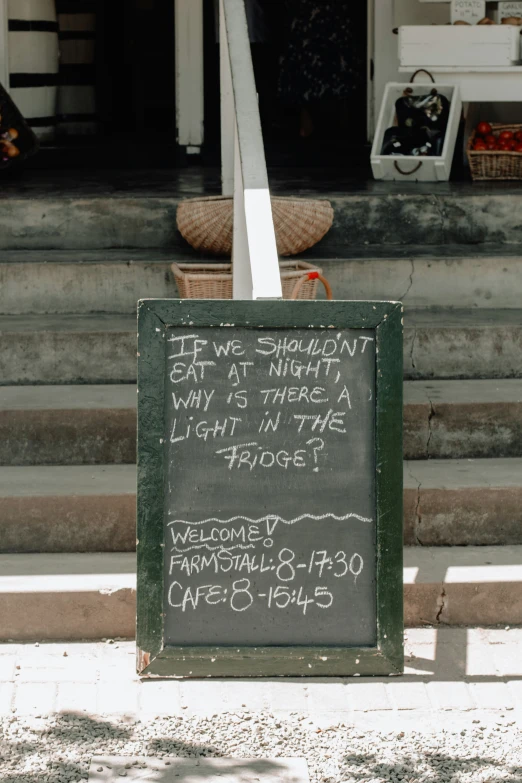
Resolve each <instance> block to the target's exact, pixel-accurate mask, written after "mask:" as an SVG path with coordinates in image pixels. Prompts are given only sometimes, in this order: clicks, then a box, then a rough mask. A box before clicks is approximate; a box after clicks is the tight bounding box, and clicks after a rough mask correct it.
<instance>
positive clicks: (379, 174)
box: [371, 82, 462, 182]
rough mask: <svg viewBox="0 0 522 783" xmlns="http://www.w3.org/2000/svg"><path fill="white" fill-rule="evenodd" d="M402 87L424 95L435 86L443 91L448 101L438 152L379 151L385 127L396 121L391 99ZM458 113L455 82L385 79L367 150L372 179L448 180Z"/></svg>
mask: <svg viewBox="0 0 522 783" xmlns="http://www.w3.org/2000/svg"><path fill="white" fill-rule="evenodd" d="M405 87H411V88H412V90H413V94H414V95H426V93H429V92H430V90H431V89H432V88H433V87H435V88H436V89H437V92H439V93H440V94H441V95H445V96H446V98H448V100H449V101H450V112H449V118H448V125H447V128H446V135H445V137H444V146H443V148H442V155H440V156H437V155H429V156H426V157H416V156H414V155H401V156H397V157H396V156H395V155H382V154H381V150H382V144H383V139H384V134H385V131H386V129H387V128H391V127H392V126H393V125H396V124H397V120H396V114H395V103H396V101H397V100H398V99H399V98H400V97H401V96H402V95H403V93H404V89H405ZM461 114H462V101H461V98H460V91H459V88H458V87H457V86H455V85H447V84H438V83H436V84H422V83H418V84H405V83H404V82H389V83H388V84H387V85H386V88H385V90H384V96H383V99H382V103H381V109H380V111H379V119H378V121H377V129H376V132H375V136H374V139H373V145H372V151H371V164H372V171H373V176H374V177H375V179H384V180H404V181H408V180H409V181H410V182H412V181H413V182H415V181H417V182H444V181H447V180H449V178H450V173H451V164H452V161H453V153H454V151H455V143H456V141H457V133H458V129H459V122H460V117H461Z"/></svg>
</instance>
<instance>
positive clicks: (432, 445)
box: [404, 401, 522, 459]
mask: <svg viewBox="0 0 522 783" xmlns="http://www.w3.org/2000/svg"><path fill="white" fill-rule="evenodd" d="M519 456H522V401H521V402H494V403H493V402H491V403H479V402H470V403H460V402H459V403H455V404H450V403H439V402H436V403H434V404H433V405H431V404H430V403H425V404H406V405H405V406H404V458H405V459H430V458H431V459H461V458H477V459H478V458H487V457H490V458H491V457H519Z"/></svg>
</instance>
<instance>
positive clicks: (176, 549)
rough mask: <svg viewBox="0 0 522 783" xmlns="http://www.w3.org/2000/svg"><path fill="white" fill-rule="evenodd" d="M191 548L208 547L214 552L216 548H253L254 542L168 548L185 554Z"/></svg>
mask: <svg viewBox="0 0 522 783" xmlns="http://www.w3.org/2000/svg"><path fill="white" fill-rule="evenodd" d="M192 549H208V551H209V552H215V550H216V549H224V550H226V551H228V550H229V549H255V545H254V544H232V545H231V546H226V544H218V545H217V546H210V544H194V546H189V547H187V548H186V549H180V548H179V547H177V546H173V547H172V549H171V550H170V551H171V552H179V553H180V555H183V554H185V552H190V551H191V550H192Z"/></svg>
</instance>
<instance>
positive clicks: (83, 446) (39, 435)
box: [0, 409, 136, 465]
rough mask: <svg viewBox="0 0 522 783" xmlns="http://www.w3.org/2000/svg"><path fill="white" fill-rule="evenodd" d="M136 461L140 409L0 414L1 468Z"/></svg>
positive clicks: (5, 412) (3, 412) (7, 412)
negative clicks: (137, 416) (137, 420)
mask: <svg viewBox="0 0 522 783" xmlns="http://www.w3.org/2000/svg"><path fill="white" fill-rule="evenodd" d="M135 462H136V410H135V409H124V410H115V409H103V410H84V409H80V410H43V411H41V410H40V411H39V410H37V411H19V410H14V411H13V410H11V411H5V410H4V411H0V465H96V464H99V465H109V464H118V465H124V464H131V463H135Z"/></svg>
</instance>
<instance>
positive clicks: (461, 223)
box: [0, 170, 522, 250]
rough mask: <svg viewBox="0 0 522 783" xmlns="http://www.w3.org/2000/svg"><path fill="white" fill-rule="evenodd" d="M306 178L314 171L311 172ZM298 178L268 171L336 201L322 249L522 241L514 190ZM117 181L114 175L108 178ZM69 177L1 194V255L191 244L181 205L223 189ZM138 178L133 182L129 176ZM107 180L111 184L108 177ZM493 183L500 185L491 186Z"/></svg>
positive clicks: (197, 178)
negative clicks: (181, 228)
mask: <svg viewBox="0 0 522 783" xmlns="http://www.w3.org/2000/svg"><path fill="white" fill-rule="evenodd" d="M308 173H309V172H308ZM297 175H298V172H295V171H294V172H288V171H286V172H285V171H282V172H281V171H279V172H278V171H277V170H276V171H272V172H270V184H271V190H272V192H273V193H274V194H277V195H298V196H313V197H319V198H328V199H330V201H331V203H332V206H333V208H334V210H335V220H334V224H333V226H332V228H331V230H330V231H329V233H328V234H327V235H326V237H325V238H324V239H323V241H322V244H321V247H322V248H324V249H325V250H326V249H331V248H339V247H343V246H346V245H347V244H352V245H364V244H365V243H366V242H368V241H369V242H370V243H371V244H375V245H378V244H392V245H447V244H466V245H477V244H483V243H488V242H489V243H493V242H496V243H502V244H504V243H506V244H510V243H517V242H518V243H520V242H522V226H521V224H520V221H519V219H518V215H519V213H520V209H521V206H522V195H521V193H520V191H519V190H518V189H517V186H516V183H515V184H513V185H511V183H493V184H492V183H473V184H471V183H452V182H448V183H442V182H441V183H437V185H436V187H434V185H433V183H416V182H415V183H402V182H401V183H390V182H385V183H384V182H372V181H370V182H368V183H354V182H350V181H343V178H342V177H339V172H337V171H336V172H335V175H334V176H333V177H331V178H330V181H324V182H315V183H314V182H313V181H312V180H311V178H310V177H308V181H306V177H305V178H303V176H297ZM110 176H112V175H110ZM119 176H120V179H119V181H118V182H116V181H114V180H113V181H110V182H109V181H102V180H103V177H102V178H100V176H97V175H96V173H93V174H92V175H91V178H89V174H87V175H86V174H85V173H83V174H82V175H81V176H79V177H77V178H76V177H75V175H74V172H67V173H66V175H64V177H63V178H61V179H60V178H59V177H57V175H56V173H55V172H53V175H52V177H51V176H49V175H47V177H46V175H45V173H42V176H41V177H40V179H38V175H37V174H36V173H35V172H31V177H30V180H27V181H26V182H23V183H20V182H13V183H12V184H9V186H8V187H5V188H3V189H2V190H3V204H2V210H1V211H0V246H1V247H2V248H3V249H6V250H7V249H31V250H33V249H37V250H40V249H56V248H61V249H77V250H85V249H97V248H165V247H167V248H170V249H172V248H176V249H180V250H183V249H184V248H185V247H186V243H185V241H184V240H183V238H182V237H181V235H180V234H179V232H178V231H177V228H176V208H177V205H178V202H179V201H180V199H182V198H187V197H193V196H200V195H210V194H212V193H218V192H219V174H218V172H215V173H214V172H210V176H209V172H208V170H207V171H204V170H203V171H201V172H194V173H193V172H188V173H185V172H180V173H177V172H175V171H165V172H164V176H163V179H162V180H161V181H159V178H158V176H156V177H155V179H154V181H153V180H151V177H150V175H147V174H146V173H144V174H142V173H141V172H140V173H139V174H138V175H135V176H134V175H133V174H131V175H130V176H129V173H128V172H123V173H121V172H120V173H119ZM133 176H134V180H133V181H131V179H132V178H133ZM105 179H107V178H105ZM495 185H498V186H497V187H495Z"/></svg>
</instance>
